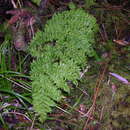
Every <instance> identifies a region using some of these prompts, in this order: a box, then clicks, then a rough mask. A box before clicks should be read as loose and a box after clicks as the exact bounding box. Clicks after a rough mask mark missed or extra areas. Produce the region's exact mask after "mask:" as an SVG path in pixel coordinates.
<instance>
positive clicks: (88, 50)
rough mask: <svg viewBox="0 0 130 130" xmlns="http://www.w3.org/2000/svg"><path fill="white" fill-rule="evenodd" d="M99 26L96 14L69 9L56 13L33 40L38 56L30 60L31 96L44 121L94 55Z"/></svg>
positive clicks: (33, 46) (33, 52)
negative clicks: (68, 84) (94, 15)
mask: <svg viewBox="0 0 130 130" xmlns="http://www.w3.org/2000/svg"><path fill="white" fill-rule="evenodd" d="M97 30H98V26H97V24H96V20H95V18H94V17H93V16H91V15H90V14H87V13H86V12H85V11H84V10H82V9H77V10H70V11H64V12H62V13H58V14H55V15H54V16H53V17H52V19H50V20H48V22H47V24H46V25H45V28H44V31H39V32H37V33H36V35H35V37H34V38H33V40H32V41H31V43H30V47H29V51H30V53H31V54H32V56H34V57H36V60H35V61H33V63H32V64H31V78H32V88H33V92H32V97H33V105H34V109H35V111H36V112H37V113H38V114H39V115H40V120H41V121H44V120H45V119H46V117H47V113H50V112H51V111H52V107H55V106H56V103H57V102H59V101H60V100H61V98H62V97H63V93H62V92H63V91H64V92H67V93H69V92H70V88H69V87H68V86H67V81H72V82H73V83H74V84H75V85H77V83H78V82H77V80H79V79H80V72H81V70H82V69H83V68H84V67H85V66H86V63H87V57H91V56H94V55H95V51H94V49H93V44H94V34H95V32H97Z"/></svg>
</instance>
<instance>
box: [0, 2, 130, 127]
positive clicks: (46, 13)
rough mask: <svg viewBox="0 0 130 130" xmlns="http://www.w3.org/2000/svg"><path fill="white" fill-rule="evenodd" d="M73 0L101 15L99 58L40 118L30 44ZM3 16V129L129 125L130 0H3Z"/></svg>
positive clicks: (0, 4) (0, 33) (0, 27)
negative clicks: (34, 101) (34, 95)
mask: <svg viewBox="0 0 130 130" xmlns="http://www.w3.org/2000/svg"><path fill="white" fill-rule="evenodd" d="M70 2H73V3H74V4H75V5H76V7H77V8H83V9H84V10H85V11H86V12H88V13H90V14H92V15H93V16H94V17H95V18H96V19H97V23H98V25H99V32H98V34H97V37H96V43H95V44H96V45H95V50H96V52H97V55H98V57H99V60H98V61H97V60H95V59H94V58H91V59H89V64H88V65H89V67H88V68H86V69H85V70H84V72H83V75H82V80H81V81H80V82H79V84H78V86H73V85H72V86H71V87H72V88H73V89H72V90H71V92H70V93H71V94H70V95H66V97H65V98H64V99H63V100H62V101H61V102H60V103H59V107H57V108H54V109H53V112H52V113H50V114H48V118H47V120H46V121H45V122H44V123H41V122H40V121H39V120H38V116H37V114H36V113H35V111H34V109H33V105H32V88H31V80H30V73H29V72H30V64H31V62H32V60H33V57H32V56H31V55H30V54H29V53H28V52H27V51H26V48H27V46H28V43H29V42H30V41H31V39H32V37H33V36H34V35H35V33H36V32H37V31H38V30H40V29H41V27H43V28H44V24H45V23H46V21H47V20H48V19H50V18H51V17H52V16H53V14H54V13H57V12H62V11H64V10H68V7H69V4H70ZM0 17H1V18H0V130H8V129H11V130H13V129H14V130H15V129H16V130H24V129H25V130H129V129H130V82H129V81H130V61H129V60H130V53H129V51H130V1H129V0H118V1H117V0H102V1H100V0H7V1H5V0H1V1H0ZM21 21H22V22H24V25H23V24H22V22H21ZM25 25H26V26H25Z"/></svg>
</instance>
